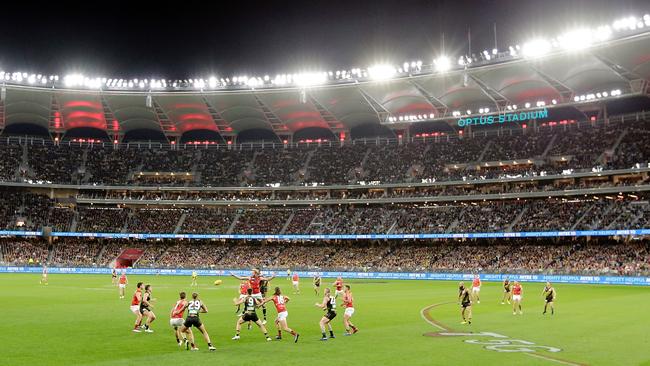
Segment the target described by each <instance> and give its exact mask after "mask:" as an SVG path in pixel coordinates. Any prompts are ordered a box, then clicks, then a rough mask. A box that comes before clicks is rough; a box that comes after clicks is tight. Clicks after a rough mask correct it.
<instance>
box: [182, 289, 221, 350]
mask: <svg viewBox="0 0 650 366" xmlns="http://www.w3.org/2000/svg"><path fill="white" fill-rule="evenodd" d="M185 310H187V318H185V322H184V323H183V326H181V333H187V334H188V335H189V337H190V342H191V344H192V351H198V350H199V349H198V348H197V347H196V345H195V343H194V334H192V332H191V331H189V329H190V328H192V327H196V329H198V330H199V331H200V332H201V334H203V339H205V342H206V343H207V344H208V349H209V350H210V351H214V350H216V348H214V346H213V345H212V342H210V335H209V334H208V331H207V330H206V329H205V325H203V323H201V319H199V313H207V312H208V308H207V307H206V306H205V304H204V303H203V301H201V300H200V299H199V294H198V293H196V292H195V293H193V294H192V300H190V301H188V303H187V304H185V308H184V309H183V311H185Z"/></svg>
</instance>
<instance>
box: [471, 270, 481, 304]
mask: <svg viewBox="0 0 650 366" xmlns="http://www.w3.org/2000/svg"><path fill="white" fill-rule="evenodd" d="M480 293H481V278H480V277H479V275H474V280H473V281H472V297H473V298H474V300H476V303H477V304H480V303H481V298H480V297H479V294H480Z"/></svg>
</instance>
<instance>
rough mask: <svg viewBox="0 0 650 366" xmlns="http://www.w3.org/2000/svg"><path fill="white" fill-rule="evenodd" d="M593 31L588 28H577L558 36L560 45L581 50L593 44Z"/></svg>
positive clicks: (568, 48) (567, 48)
mask: <svg viewBox="0 0 650 366" xmlns="http://www.w3.org/2000/svg"><path fill="white" fill-rule="evenodd" d="M591 37H592V36H591V32H590V31H589V30H588V29H584V28H583V29H576V30H573V31H570V32H567V33H565V34H563V35H561V36H559V37H558V41H559V42H560V46H561V47H562V48H564V49H565V50H580V49H583V48H587V47H589V46H591V43H592V38H591Z"/></svg>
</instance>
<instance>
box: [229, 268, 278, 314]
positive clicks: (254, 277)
mask: <svg viewBox="0 0 650 366" xmlns="http://www.w3.org/2000/svg"><path fill="white" fill-rule="evenodd" d="M230 275H231V276H233V277H235V278H236V279H238V280H246V281H248V285H249V286H250V288H251V289H252V290H253V295H252V296H253V297H254V298H255V299H256V300H259V301H260V302H262V300H264V296H262V285H261V282H262V281H266V282H267V283H268V282H270V281H271V280H273V279H274V278H275V274H273V275H272V276H271V277H264V276H262V275H261V273H260V270H259V269H257V268H253V273H252V274H251V275H250V276H237V275H235V274H233V273H231V274H230ZM265 310H266V307H264V308H263V310H262V311H263V313H264V314H265V315H266V311H265ZM263 324H266V317H265V318H264V321H263Z"/></svg>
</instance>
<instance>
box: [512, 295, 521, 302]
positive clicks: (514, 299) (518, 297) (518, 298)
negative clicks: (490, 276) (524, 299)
mask: <svg viewBox="0 0 650 366" xmlns="http://www.w3.org/2000/svg"><path fill="white" fill-rule="evenodd" d="M512 301H521V295H512Z"/></svg>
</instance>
